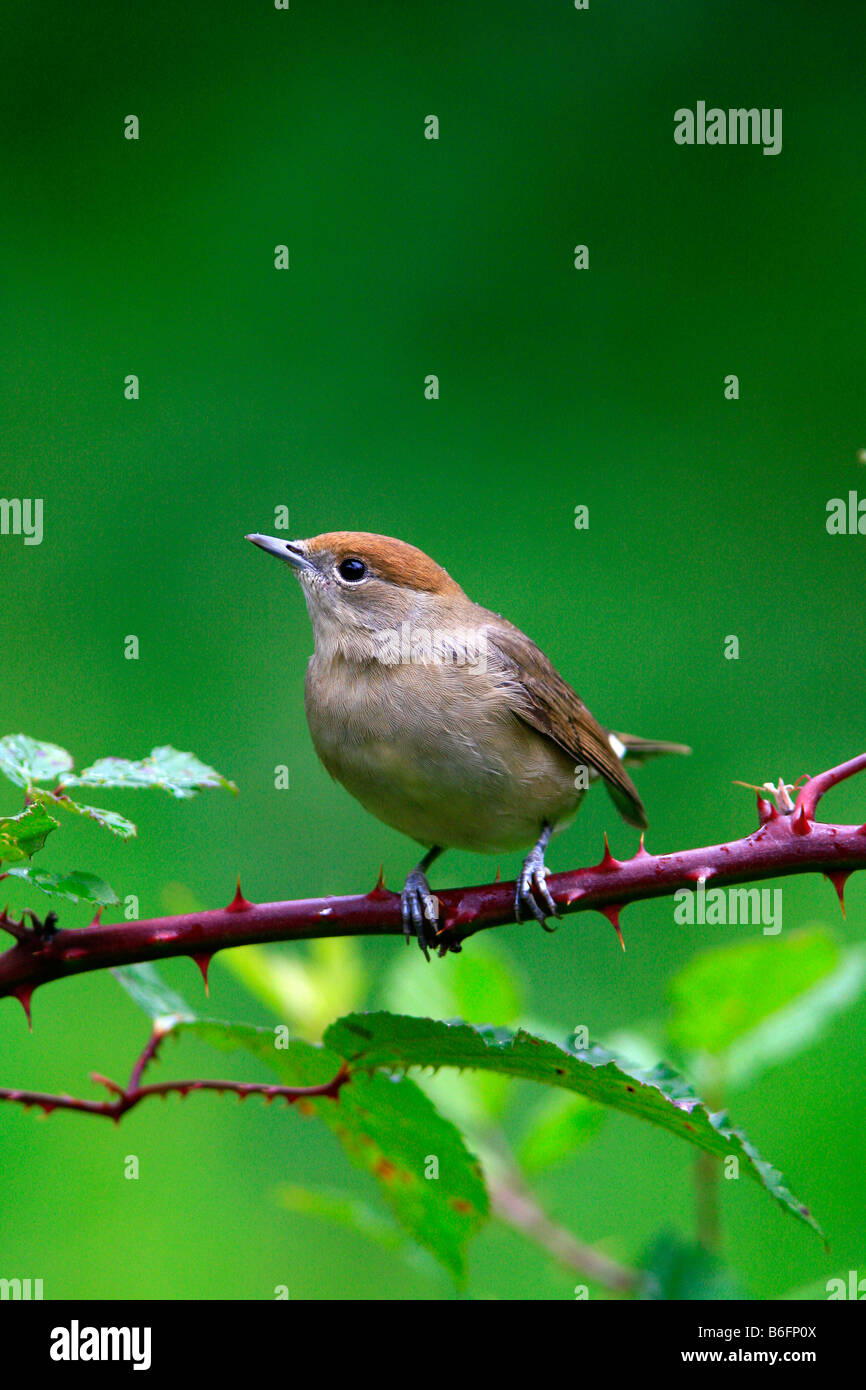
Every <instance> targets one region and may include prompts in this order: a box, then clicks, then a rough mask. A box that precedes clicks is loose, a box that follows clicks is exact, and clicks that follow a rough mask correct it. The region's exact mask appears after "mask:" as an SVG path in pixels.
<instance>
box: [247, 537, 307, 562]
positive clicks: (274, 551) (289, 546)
mask: <svg viewBox="0 0 866 1390" xmlns="http://www.w3.org/2000/svg"><path fill="white" fill-rule="evenodd" d="M244 540H245V541H252V543H253V545H257V546H258V547H259V549H260V550H266V551H267V552H268V554H269V555H276V557H277V559H278V560H283V561H285V563H286V564H287V565H291V567H292V569H295V570H310V569H313V568H314V566H313V562H312V561H311V560H309V559H308V558H307V556H306V555H305V554H304V551H303V549H302V546H303V541H284V540H280V539H278V537H277V536H260V535H258V533H254V534H252V535H249V536H244Z"/></svg>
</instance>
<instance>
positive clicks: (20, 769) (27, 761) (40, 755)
mask: <svg viewBox="0 0 866 1390" xmlns="http://www.w3.org/2000/svg"><path fill="white" fill-rule="evenodd" d="M71 771H72V758H71V756H70V755H69V754H68V753H67V751H66V749H65V748H58V746H57V744H56V743H43V742H41V741H40V740H38V739H35V738H28V736H27V734H7V735H6V737H5V738H2V739H0V772H2V773H3V774H4V775H5V776H6V777H8V778H9V781H10V782H14V783H15V785H16V787H29V786H30V785H31V783H33V782H53V781H54V779H55V777H60V776H62V774H63V773H64V772H71Z"/></svg>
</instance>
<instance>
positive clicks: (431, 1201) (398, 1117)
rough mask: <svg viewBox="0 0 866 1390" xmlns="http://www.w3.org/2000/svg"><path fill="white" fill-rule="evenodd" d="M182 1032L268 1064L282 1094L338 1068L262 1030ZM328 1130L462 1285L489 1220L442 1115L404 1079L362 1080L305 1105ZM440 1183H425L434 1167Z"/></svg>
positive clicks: (314, 1050) (318, 1053)
mask: <svg viewBox="0 0 866 1390" xmlns="http://www.w3.org/2000/svg"><path fill="white" fill-rule="evenodd" d="M183 1027H184V1029H185V1031H187V1032H190V1033H193V1034H195V1035H196V1036H197V1037H200V1038H203V1039H204V1040H205V1041H207V1042H210V1043H212V1044H213V1045H214V1046H216V1047H219V1048H222V1049H223V1050H225V1051H233V1050H235V1049H237V1048H239V1047H242V1048H244V1049H245V1050H246V1051H248V1052H251V1053H253V1054H254V1055H255V1056H257V1057H259V1058H260V1059H261V1060H262V1061H264V1062H266V1063H267V1064H268V1066H270V1067H271V1068H272V1069H273V1070H274V1071H275V1072H276V1073H277V1075H278V1076H279V1078H280V1081H281V1082H282V1083H283V1084H284V1085H290V1086H311V1085H318V1084H319V1083H321V1082H324V1081H330V1080H331V1079H332V1078H333V1077H334V1076H335V1075H336V1074H337V1071H338V1070H339V1067H340V1060H341V1059H340V1058H339V1057H338V1056H337V1055H335V1054H334V1053H333V1052H331V1051H329V1050H328V1049H326V1048H324V1047H314V1046H313V1045H312V1044H311V1043H305V1042H301V1041H296V1040H293V1041H291V1042H289V1044H288V1046H287V1047H284V1048H278V1047H277V1046H276V1045H275V1034H274V1032H273V1031H269V1030H267V1029H259V1028H251V1027H249V1026H245V1025H240V1024H222V1023H215V1022H212V1021H209V1020H204V1021H199V1022H196V1023H190V1024H184V1025H183ZM303 1105H304V1109H305V1110H306V1109H308V1108H309V1109H312V1110H313V1111H314V1112H315V1113H316V1114H317V1115H318V1116H319V1117H320V1119H322V1120H324V1121H325V1123H326V1124H327V1125H328V1126H329V1128H330V1129H331V1130H333V1132H334V1134H335V1135H336V1136H337V1138H338V1139H339V1141H340V1143H341V1144H342V1146H343V1149H344V1150H345V1152H346V1154H347V1156H348V1157H349V1159H350V1160H351V1162H352V1163H354V1164H355V1165H356V1166H357V1167H359V1168H362V1169H364V1170H366V1171H367V1172H369V1173H371V1174H372V1176H373V1177H374V1178H375V1179H376V1181H377V1182H378V1184H379V1188H380V1191H381V1193H382V1195H383V1196H384V1198H385V1200H386V1202H387V1203H388V1204H389V1206H390V1207H391V1209H392V1211H393V1212H394V1215H395V1216H396V1218H397V1220H398V1221H399V1222H400V1224H401V1225H402V1226H403V1228H404V1229H405V1230H406V1231H407V1233H408V1234H409V1235H410V1236H411V1237H412V1238H413V1240H417V1241H418V1243H419V1244H420V1245H423V1246H424V1247H425V1248H426V1249H428V1250H430V1251H431V1252H432V1253H433V1254H434V1255H435V1256H436V1258H437V1259H438V1260H439V1261H440V1262H441V1263H442V1264H443V1265H444V1266H445V1268H446V1269H448V1271H449V1272H450V1273H451V1275H452V1276H453V1277H454V1279H455V1280H457V1282H458V1283H460V1282H462V1280H463V1278H464V1275H465V1249H466V1244H467V1242H468V1240H469V1239H470V1237H471V1236H473V1235H474V1234H475V1232H476V1231H477V1230H478V1228H479V1226H480V1225H481V1223H482V1222H483V1221H484V1219H485V1218H486V1216H487V1214H488V1198H487V1191H486V1189H485V1186H484V1180H483V1178H482V1176H481V1173H480V1170H479V1166H478V1163H477V1160H476V1159H475V1158H474V1157H473V1156H472V1154H470V1153H469V1151H468V1149H467V1148H466V1146H465V1144H464V1143H463V1139H462V1138H461V1136H460V1133H459V1132H458V1130H457V1129H456V1128H455V1126H454V1125H452V1124H451V1123H450V1121H448V1120H446V1119H445V1118H444V1117H443V1116H442V1115H440V1114H439V1113H438V1111H437V1110H436V1109H435V1107H434V1106H433V1104H432V1103H431V1102H430V1101H429V1100H428V1099H427V1097H426V1096H425V1095H424V1093H423V1091H421V1089H420V1088H419V1087H418V1086H416V1085H415V1083H414V1082H412V1081H410V1080H409V1079H408V1078H407V1077H401V1078H399V1079H397V1080H396V1081H393V1080H391V1079H390V1078H389V1077H387V1076H385V1075H383V1074H382V1073H378V1074H374V1075H372V1076H370V1075H365V1073H364V1072H358V1074H357V1075H355V1076H353V1077H352V1079H351V1081H350V1082H349V1083H348V1085H346V1086H343V1087H342V1089H341V1090H340V1095H339V1099H338V1100H336V1101H334V1100H330V1099H328V1098H322V1099H316V1100H310V1101H304V1102H303ZM432 1159H435V1160H437V1163H438V1174H439V1175H438V1178H437V1177H432V1176H429V1177H428V1176H427V1173H429V1172H431V1171H432V1164H431V1160H432Z"/></svg>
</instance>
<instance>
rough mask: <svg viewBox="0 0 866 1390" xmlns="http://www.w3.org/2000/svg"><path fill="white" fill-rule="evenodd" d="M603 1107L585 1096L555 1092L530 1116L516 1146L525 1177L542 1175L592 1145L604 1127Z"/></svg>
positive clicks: (546, 1097)
mask: <svg viewBox="0 0 866 1390" xmlns="http://www.w3.org/2000/svg"><path fill="white" fill-rule="evenodd" d="M604 1119H605V1111H604V1106H602V1105H597V1104H596V1102H595V1101H592V1100H587V1098H586V1096H578V1095H573V1094H570V1093H568V1092H566V1093H564V1094H563V1093H562V1092H558V1091H555V1092H553V1093H552V1094H550V1095H547V1096H545V1098H544V1100H543V1101H542V1103H541V1105H539V1106H538V1107H537V1108H536V1110H535V1111H534V1112H533V1113H532V1114H531V1115H530V1117H529V1121H528V1128H527V1131H526V1133H525V1134H524V1136H523V1138H522V1139H521V1141H520V1143H519V1144H518V1145H517V1150H516V1152H517V1158H518V1160H519V1162H520V1166H521V1167H522V1168H523V1170H524V1172H526V1173H540V1172H544V1171H545V1170H546V1169H548V1168H552V1167H553V1165H554V1164H555V1163H560V1162H561V1161H562V1159H564V1158H568V1157H569V1156H570V1155H571V1154H573V1153H576V1152H577V1151H578V1150H579V1149H583V1148H585V1147H586V1145H587V1144H589V1143H591V1142H592V1140H593V1139H594V1138H595V1136H596V1135H597V1134H598V1132H599V1130H600V1129H601V1127H602V1125H603V1124H604Z"/></svg>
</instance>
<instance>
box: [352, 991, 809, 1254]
mask: <svg viewBox="0 0 866 1390" xmlns="http://www.w3.org/2000/svg"><path fill="white" fill-rule="evenodd" d="M325 1043H326V1044H327V1046H328V1047H331V1048H333V1049H334V1051H335V1052H338V1053H339V1054H340V1056H342V1057H345V1058H346V1060H347V1061H348V1062H349V1063H350V1064H351V1065H352V1066H353V1067H358V1066H363V1067H365V1068H379V1067H385V1068H388V1069H391V1070H400V1071H403V1070H405V1069H406V1068H408V1067H433V1068H436V1067H471V1068H477V1069H480V1070H485V1071H496V1072H501V1073H504V1074H505V1075H507V1076H513V1077H515V1078H518V1079H520V1080H525V1081H540V1082H544V1083H546V1084H547V1085H550V1086H557V1087H560V1088H562V1089H564V1090H571V1091H576V1092H577V1093H578V1094H580V1095H584V1096H587V1097H588V1098H589V1099H590V1100H595V1101H598V1102H599V1103H600V1104H602V1105H607V1106H610V1107H611V1108H613V1109H615V1110H622V1111H624V1112H625V1114H627V1115H632V1116H634V1117H635V1118H636V1119H642V1120H648V1121H649V1122H650V1123H651V1124H654V1125H658V1126H659V1127H660V1128H662V1129H666V1130H667V1131H668V1132H669V1133H671V1134H675V1135H677V1136H678V1137H679V1138H680V1139H684V1140H686V1142H687V1143H690V1144H693V1145H695V1146H696V1147H697V1148H699V1149H703V1150H705V1151H706V1152H707V1153H710V1154H713V1155H714V1156H715V1157H717V1158H728V1157H730V1156H734V1157H736V1158H737V1159H738V1160H739V1163H740V1166H741V1168H742V1171H743V1172H745V1173H746V1174H748V1176H749V1177H751V1178H752V1179H753V1180H754V1181H755V1182H758V1183H760V1184H761V1186H763V1187H764V1188H765V1189H766V1190H767V1191H768V1192H769V1193H770V1195H771V1196H772V1197H773V1198H774V1199H775V1200H776V1201H777V1202H778V1203H779V1205H780V1206H781V1207H783V1208H784V1210H786V1211H788V1212H790V1213H791V1214H792V1215H794V1216H796V1217H797V1218H798V1219H799V1220H801V1221H804V1222H805V1223H806V1224H807V1225H809V1226H811V1227H812V1228H813V1230H815V1231H818V1232H819V1233H820V1227H819V1226H818V1224H817V1222H816V1221H815V1219H814V1217H813V1216H812V1215H811V1213H810V1211H809V1210H808V1208H807V1207H805V1206H804V1205H803V1204H802V1203H801V1202H800V1201H798V1199H797V1198H796V1197H794V1196H793V1195H792V1193H791V1192H790V1191H789V1190H788V1188H787V1187H786V1186H785V1183H784V1180H783V1178H782V1176H781V1174H780V1173H779V1172H777V1171H776V1170H775V1169H774V1168H772V1167H771V1166H770V1164H769V1163H767V1162H766V1161H765V1160H764V1159H762V1158H761V1156H760V1154H759V1153H758V1152H757V1150H756V1149H755V1148H754V1146H753V1145H752V1144H751V1143H750V1142H749V1140H748V1139H747V1138H746V1136H745V1135H744V1134H743V1133H742V1131H740V1130H738V1129H734V1128H733V1127H732V1126H731V1125H730V1123H729V1120H728V1116H727V1114H726V1113H725V1112H720V1113H716V1114H712V1113H711V1112H710V1111H709V1110H708V1109H707V1107H706V1105H705V1104H704V1103H703V1101H701V1100H699V1099H698V1097H697V1096H695V1095H694V1093H693V1092H692V1090H691V1088H690V1087H689V1086H688V1084H687V1083H686V1081H685V1080H684V1079H683V1077H682V1076H680V1075H679V1074H678V1073H677V1072H675V1071H674V1070H673V1069H672V1068H670V1067H666V1066H658V1067H655V1068H654V1069H653V1070H652V1071H651V1072H641V1071H639V1070H638V1069H636V1068H631V1067H629V1066H628V1065H626V1064H625V1063H623V1062H622V1061H620V1060H619V1059H618V1058H616V1057H614V1056H613V1055H612V1054H611V1053H609V1052H605V1050H604V1049H603V1048H600V1047H597V1046H593V1047H590V1048H589V1049H588V1050H586V1051H584V1052H570V1051H566V1050H565V1049H564V1048H560V1047H557V1046H556V1044H555V1043H550V1042H546V1041H545V1040H544V1039H542V1038H536V1037H533V1036H532V1035H531V1034H530V1033H526V1032H524V1031H523V1030H520V1031H518V1032H516V1033H512V1032H510V1031H509V1030H508V1029H495V1028H483V1029H476V1028H473V1027H471V1026H470V1025H469V1024H467V1023H460V1022H456V1023H450V1024H448V1023H439V1022H437V1021H435V1020H433V1019H424V1018H404V1017H400V1016H399V1015H395V1014H381V1013H378V1014H350V1015H349V1016H348V1017H346V1018H342V1019H338V1020H337V1022H336V1023H334V1024H332V1025H331V1027H330V1028H329V1029H328V1031H327V1033H326V1034H325Z"/></svg>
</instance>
